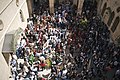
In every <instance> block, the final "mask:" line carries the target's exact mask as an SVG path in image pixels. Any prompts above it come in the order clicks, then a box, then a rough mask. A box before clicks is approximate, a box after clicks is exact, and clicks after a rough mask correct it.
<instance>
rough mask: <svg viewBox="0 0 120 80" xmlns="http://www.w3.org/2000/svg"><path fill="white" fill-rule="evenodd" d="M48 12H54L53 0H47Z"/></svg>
mask: <svg viewBox="0 0 120 80" xmlns="http://www.w3.org/2000/svg"><path fill="white" fill-rule="evenodd" d="M49 8H50V13H54V0H49Z"/></svg>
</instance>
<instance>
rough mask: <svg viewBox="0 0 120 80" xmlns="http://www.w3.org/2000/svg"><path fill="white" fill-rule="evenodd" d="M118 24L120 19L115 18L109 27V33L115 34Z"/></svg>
mask: <svg viewBox="0 0 120 80" xmlns="http://www.w3.org/2000/svg"><path fill="white" fill-rule="evenodd" d="M119 22H120V18H119V16H118V17H116V19H115V21H114V23H113V25H112V27H111V31H112V32H113V33H114V32H115V30H116V28H117V26H118V24H119Z"/></svg>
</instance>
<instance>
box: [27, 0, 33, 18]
mask: <svg viewBox="0 0 120 80" xmlns="http://www.w3.org/2000/svg"><path fill="white" fill-rule="evenodd" d="M27 6H28V12H29V17H31V16H32V0H27Z"/></svg>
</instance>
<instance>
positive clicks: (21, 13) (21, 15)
mask: <svg viewBox="0 0 120 80" xmlns="http://www.w3.org/2000/svg"><path fill="white" fill-rule="evenodd" d="M20 18H21V21H22V22H24V21H25V20H24V16H23V12H22V10H20Z"/></svg>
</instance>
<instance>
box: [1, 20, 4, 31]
mask: <svg viewBox="0 0 120 80" xmlns="http://www.w3.org/2000/svg"><path fill="white" fill-rule="evenodd" d="M3 27H4V25H3V22H2V20H0V31H2V30H3Z"/></svg>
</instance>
